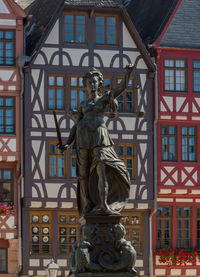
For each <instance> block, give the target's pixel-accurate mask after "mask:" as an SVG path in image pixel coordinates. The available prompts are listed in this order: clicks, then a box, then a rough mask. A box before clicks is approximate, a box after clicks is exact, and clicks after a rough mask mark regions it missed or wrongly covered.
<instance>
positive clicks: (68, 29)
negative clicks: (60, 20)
mask: <svg viewBox="0 0 200 277" xmlns="http://www.w3.org/2000/svg"><path fill="white" fill-rule="evenodd" d="M87 30H88V27H87V16H86V15H85V14H76V15H75V14H73V13H68V14H64V42H67V43H86V42H87Z"/></svg>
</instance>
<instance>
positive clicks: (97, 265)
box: [70, 216, 136, 276]
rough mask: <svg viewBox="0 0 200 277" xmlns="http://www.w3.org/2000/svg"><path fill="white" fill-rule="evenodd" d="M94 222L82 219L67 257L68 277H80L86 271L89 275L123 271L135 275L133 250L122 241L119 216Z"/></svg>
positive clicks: (122, 230) (89, 219)
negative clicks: (78, 233)
mask: <svg viewBox="0 0 200 277" xmlns="http://www.w3.org/2000/svg"><path fill="white" fill-rule="evenodd" d="M94 219H95V220H96V222H93V221H94ZM94 219H93V218H92V217H90V218H89V217H88V218H87V217H86V218H85V222H83V224H82V226H81V229H80V240H79V242H78V244H77V245H76V246H75V247H74V249H73V251H72V252H71V255H70V267H71V274H72V275H71V276H79V275H80V274H81V276H83V275H82V273H87V272H90V273H91V272H93V273H94V274H93V275H92V276H95V273H96V274H97V273H98V272H101V273H104V274H105V273H112V272H113V273H114V272H115V273H120V272H121V273H122V272H124V273H131V275H130V276H135V275H136V271H135V269H134V265H135V260H136V251H135V249H134V248H133V246H132V245H131V243H130V242H129V241H127V240H126V239H125V235H126V231H125V228H124V226H123V225H122V224H121V223H119V220H120V216H98V218H97V217H94ZM97 276H99V274H97ZM102 276H103V275H102ZM104 276H107V275H104ZM109 276H111V275H109Z"/></svg>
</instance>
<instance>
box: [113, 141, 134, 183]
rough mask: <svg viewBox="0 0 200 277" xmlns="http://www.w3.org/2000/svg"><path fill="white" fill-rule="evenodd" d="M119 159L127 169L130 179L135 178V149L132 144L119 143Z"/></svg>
mask: <svg viewBox="0 0 200 277" xmlns="http://www.w3.org/2000/svg"><path fill="white" fill-rule="evenodd" d="M117 150H118V151H117V152H118V155H119V158H120V159H122V160H123V161H124V163H125V165H126V167H127V170H128V172H129V175H130V178H131V179H134V178H135V147H134V144H132V143H119V144H118V146H117Z"/></svg>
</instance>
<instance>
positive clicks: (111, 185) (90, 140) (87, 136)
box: [58, 64, 133, 216]
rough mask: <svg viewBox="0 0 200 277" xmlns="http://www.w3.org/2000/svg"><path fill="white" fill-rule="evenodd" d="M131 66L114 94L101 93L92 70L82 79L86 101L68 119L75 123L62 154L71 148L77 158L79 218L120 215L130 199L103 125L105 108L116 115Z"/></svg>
mask: <svg viewBox="0 0 200 277" xmlns="http://www.w3.org/2000/svg"><path fill="white" fill-rule="evenodd" d="M132 70H133V65H132V64H129V65H128V66H126V69H125V76H124V78H123V79H122V81H121V82H120V84H119V85H118V86H117V87H116V88H115V89H113V90H111V91H109V92H106V93H104V94H103V95H102V94H101V93H100V89H101V86H102V84H103V76H102V74H101V72H100V71H99V70H97V69H95V68H92V69H91V70H90V71H89V72H87V73H86V74H85V76H84V77H83V84H84V86H85V87H86V89H87V91H88V95H89V98H88V99H86V100H84V101H82V102H81V103H80V104H79V107H78V109H77V110H73V111H71V112H70V113H69V115H70V116H71V117H72V118H73V119H74V120H75V125H74V126H73V128H72V130H71V132H70V136H69V138H68V140H67V143H66V144H65V145H59V146H58V147H59V148H60V150H61V151H64V150H65V149H67V148H68V146H69V145H72V144H74V146H75V149H76V154H77V176H78V188H77V203H78V209H79V213H80V215H83V216H85V215H115V214H117V215H119V212H120V211H121V210H122V209H123V208H124V206H125V203H126V202H127V200H128V197H129V190H130V178H129V174H128V172H127V169H126V167H125V165H124V163H123V161H122V160H120V159H119V158H118V156H117V155H116V153H115V151H114V149H113V142H112V140H111V138H110V136H109V133H108V130H107V128H106V125H105V123H104V116H105V115H106V114H108V113H107V107H108V106H109V107H110V110H111V111H110V113H109V114H108V115H110V117H113V116H114V115H115V112H116V109H117V101H116V99H115V98H117V97H118V96H119V95H120V94H121V93H122V92H123V91H124V90H125V89H126V87H127V86H128V82H129V78H130V75H131V73H132Z"/></svg>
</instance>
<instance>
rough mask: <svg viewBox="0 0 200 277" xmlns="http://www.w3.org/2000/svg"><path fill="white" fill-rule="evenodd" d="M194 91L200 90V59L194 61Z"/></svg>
mask: <svg viewBox="0 0 200 277" xmlns="http://www.w3.org/2000/svg"><path fill="white" fill-rule="evenodd" d="M193 92H200V60H199V61H193Z"/></svg>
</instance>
